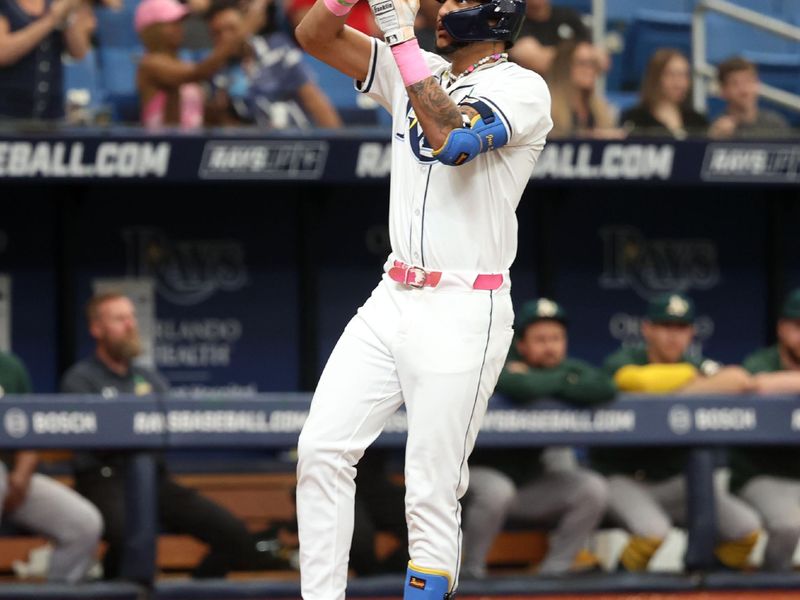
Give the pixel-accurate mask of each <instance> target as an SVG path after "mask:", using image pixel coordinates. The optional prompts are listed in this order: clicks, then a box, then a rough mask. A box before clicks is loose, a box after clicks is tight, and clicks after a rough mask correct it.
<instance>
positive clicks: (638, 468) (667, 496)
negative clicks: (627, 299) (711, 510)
mask: <svg viewBox="0 0 800 600" xmlns="http://www.w3.org/2000/svg"><path fill="white" fill-rule="evenodd" d="M694 315H695V308H694V303H693V302H692V301H691V299H689V298H688V297H686V296H684V295H682V294H677V293H675V294H667V295H664V296H659V297H657V298H655V299H654V300H652V301H651V302H650V304H649V307H648V311H647V316H646V317H645V320H644V321H643V323H642V337H643V338H644V341H645V345H644V346H640V347H631V348H622V349H620V350H618V351H617V352H615V353H614V354H612V355H611V356H609V357H608V359H607V360H606V362H605V369H606V371H607V373H608V374H609V375H612V376H613V377H614V381H615V382H616V384H617V386H618V387H619V389H620V390H622V391H626V392H639V393H666V392H672V393H677V394H692V393H716V392H728V393H737V392H746V391H750V390H752V386H753V382H752V378H751V377H750V376H749V374H748V373H747V372H745V371H744V370H743V369H741V368H740V367H722V366H721V365H719V363H716V362H714V361H712V360H708V359H704V358H702V357H699V356H698V357H693V356H690V355H689V354H688V353H687V352H688V350H689V346H690V344H691V342H692V338H693V337H694V324H693V323H694ZM591 458H592V465H593V466H594V467H595V468H596V469H597V470H598V471H600V472H601V473H603V474H605V475H606V476H607V477H608V482H609V514H610V516H611V518H612V519H613V520H614V521H616V522H617V523H619V524H620V525H622V526H623V527H624V528H625V529H627V530H628V531H629V532H630V534H631V537H630V541H629V542H628V545H627V546H626V547H625V549H624V550H623V552H622V555H621V557H620V563H621V567H622V568H623V569H625V570H627V571H643V570H645V569H646V568H647V565H648V563H649V562H650V559H651V558H652V557H653V555H654V554H655V553H656V551H657V550H658V548H659V546H660V545H661V543H662V542H663V541H664V538H665V537H666V536H667V533H668V532H669V530H670V528H671V527H672V522H673V521H676V522H678V523H680V522H683V521H684V519H685V512H686V511H685V509H686V484H685V478H684V474H683V471H684V467H685V465H686V460H687V453H686V451H685V450H680V449H677V448H674V447H662V446H653V447H645V448H636V449H631V448H593V449H592V450H591ZM715 493H716V513H717V535H718V536H719V543H718V545H717V547H716V556H717V558H718V559H719V561H720V562H721V563H722V564H724V565H725V566H727V567H730V568H741V567H743V566H744V565H745V562H746V560H747V557H748V555H749V554H750V551H751V550H752V548H753V546H754V545H755V543H756V540H757V539H758V534H759V519H758V516H757V515H756V514H755V512H754V511H753V510H752V509H750V507H748V506H747V505H746V504H745V503H744V502H742V501H741V500H739V499H738V498H735V497H734V496H732V495H731V494H730V493H729V492H728V491H727V489H726V488H725V486H724V479H722V477H721V474H720V473H717V476H716V477H715Z"/></svg>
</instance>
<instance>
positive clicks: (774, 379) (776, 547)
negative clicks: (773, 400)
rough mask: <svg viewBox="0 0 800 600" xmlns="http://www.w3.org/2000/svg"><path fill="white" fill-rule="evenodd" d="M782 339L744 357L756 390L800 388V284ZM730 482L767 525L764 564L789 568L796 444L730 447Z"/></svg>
mask: <svg viewBox="0 0 800 600" xmlns="http://www.w3.org/2000/svg"><path fill="white" fill-rule="evenodd" d="M777 335H778V343H777V344H776V345H774V346H771V347H769V348H764V349H762V350H759V351H757V352H754V353H753V354H751V355H750V356H748V357H747V358H746V359H745V361H744V368H745V369H747V370H748V371H749V372H750V373H752V374H753V379H754V380H755V382H756V391H758V392H760V393H762V394H766V393H782V394H798V393H800V289H796V290H794V291H793V292H792V293H791V294H789V297H788V298H787V299H786V301H785V302H784V304H783V308H782V309H781V313H780V318H779V319H778V326H777ZM730 458H731V467H732V468H731V488H732V489H733V490H734V491H735V492H737V493H738V494H739V496H740V497H741V498H744V500H745V501H747V502H748V503H749V504H750V505H751V506H753V507H754V508H755V509H756V510H757V511H758V512H759V514H760V515H761V517H762V519H763V522H764V527H765V528H766V530H767V535H768V538H767V546H766V548H765V549H764V568H765V569H766V570H768V571H789V570H791V569H792V566H793V558H794V551H795V549H796V548H797V542H798V540H800V461H798V459H797V448H796V447H794V446H788V447H787V446H759V447H752V446H751V447H746V448H744V447H743V448H736V449H733V450H732V451H731V455H730Z"/></svg>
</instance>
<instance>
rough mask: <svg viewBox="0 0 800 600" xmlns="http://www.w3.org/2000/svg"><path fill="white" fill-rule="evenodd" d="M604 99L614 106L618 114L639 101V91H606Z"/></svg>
mask: <svg viewBox="0 0 800 600" xmlns="http://www.w3.org/2000/svg"><path fill="white" fill-rule="evenodd" d="M606 100H608V103H609V104H610V105H611V106H612V107H614V109H615V110H616V111H617V112H618V114H622V113H623V112H625V111H626V110H628V109H629V108H632V107H633V106H635V105H636V103H637V102H639V92H616V91H608V92H606Z"/></svg>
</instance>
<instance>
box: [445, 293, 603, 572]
mask: <svg viewBox="0 0 800 600" xmlns="http://www.w3.org/2000/svg"><path fill="white" fill-rule="evenodd" d="M515 329H516V332H515V334H516V335H515V342H514V344H513V345H512V348H511V351H510V352H509V358H508V362H507V363H506V365H505V367H504V369H503V371H502V373H501V374H500V379H499V380H498V382H497V392H498V393H500V394H502V395H504V396H505V397H506V398H508V399H509V400H511V401H512V402H514V403H515V404H520V405H524V406H527V405H530V403H531V402H534V401H536V400H538V399H541V398H558V399H561V400H565V401H567V402H570V403H574V404H578V405H583V406H591V405H595V404H599V403H602V402H607V401H609V400H611V399H612V398H613V397H614V394H615V393H616V389H615V387H614V383H613V382H612V381H611V378H610V377H608V376H607V375H605V374H604V373H603V372H602V371H600V370H599V369H595V368H593V367H591V366H589V365H588V364H586V363H584V362H582V361H580V360H576V359H573V358H568V357H567V329H566V313H565V312H564V310H563V309H562V308H561V306H559V305H558V304H556V303H555V302H553V301H552V300H548V299H547V298H540V299H538V300H534V301H532V302H528V303H527V304H525V305H524V306H522V308H521V309H520V311H519V314H518V316H517V322H516V324H515ZM541 457H542V449H541V448H531V449H526V450H521V449H519V448H514V449H482V448H480V447H479V448H477V449H476V450H475V451H474V452H473V454H472V456H471V457H470V487H469V491H468V492H467V497H466V499H465V513H464V523H463V534H464V542H463V548H464V560H463V563H462V567H461V571H462V576H465V577H475V578H481V577H485V575H486V557H487V555H488V553H489V550H490V548H491V546H492V543H493V542H494V539H495V537H496V536H497V534H498V533H499V532H500V530H501V529H502V527H503V524H504V523H505V521H506V519H507V518H508V517H511V518H515V519H524V520H528V521H533V522H538V523H541V524H544V525H546V526H550V527H553V530H552V531H551V533H550V539H549V547H548V551H547V555H546V556H545V558H544V561H543V562H542V564H541V565H540V567H539V573H540V574H542V575H562V574H565V573H570V572H575V571H577V570H579V568H578V567H577V566H576V564H575V562H576V557H577V556H578V554H579V552H580V551H581V549H582V548H584V546H585V544H586V542H587V541H588V538H589V535H590V534H591V533H592V531H594V529H595V528H596V527H597V524H598V523H599V522H600V519H601V518H602V516H603V514H604V513H605V510H606V499H607V495H608V491H607V486H606V482H605V480H604V479H603V478H602V477H600V476H599V475H597V474H595V473H593V472H592V471H589V470H586V469H583V468H573V469H561V470H547V469H545V467H544V465H543V464H542V461H541V460H540V459H541ZM594 564H595V565H596V564H597V563H596V561H594ZM590 565H591V563H590Z"/></svg>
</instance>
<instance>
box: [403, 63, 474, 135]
mask: <svg viewBox="0 0 800 600" xmlns="http://www.w3.org/2000/svg"><path fill="white" fill-rule="evenodd" d="M406 89H407V90H408V98H409V100H411V105H412V106H413V107H414V113H415V114H416V115H417V119H419V123H420V125H421V126H422V130H423V131H424V132H425V135H426V137H427V138H428V140H429V141H430V142H431V144H432V145H433V146H434V147H438V145H441V144H443V143H444V140H445V139H446V138H447V134H448V133H450V132H451V131H452V130H453V129H456V128H457V127H461V126H462V125H463V121H462V118H461V112H460V111H459V109H458V106H456V104H455V102H453V101H452V100H451V99H450V96H448V95H447V93H445V91H444V90H443V89H442V86H440V85H439V83H438V82H437V81H436V80H435V79H434V78H433V77H428V78H427V79H423V80H422V81H420V82H418V83H415V84H413V85H410V86H408V87H407V88H406Z"/></svg>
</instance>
